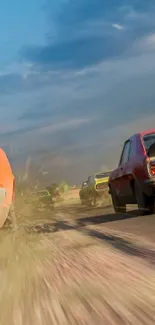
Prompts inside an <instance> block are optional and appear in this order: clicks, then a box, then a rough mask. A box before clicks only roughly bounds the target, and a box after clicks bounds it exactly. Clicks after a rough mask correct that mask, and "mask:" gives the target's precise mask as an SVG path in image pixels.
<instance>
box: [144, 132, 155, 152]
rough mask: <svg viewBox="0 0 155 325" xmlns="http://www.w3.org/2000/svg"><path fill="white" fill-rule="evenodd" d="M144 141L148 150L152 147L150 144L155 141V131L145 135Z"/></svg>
mask: <svg viewBox="0 0 155 325" xmlns="http://www.w3.org/2000/svg"><path fill="white" fill-rule="evenodd" d="M143 141H144V145H145V148H146V150H147V152H148V150H149V149H150V146H151V145H152V144H153V143H155V133H152V134H147V135H145V136H144V137H143Z"/></svg>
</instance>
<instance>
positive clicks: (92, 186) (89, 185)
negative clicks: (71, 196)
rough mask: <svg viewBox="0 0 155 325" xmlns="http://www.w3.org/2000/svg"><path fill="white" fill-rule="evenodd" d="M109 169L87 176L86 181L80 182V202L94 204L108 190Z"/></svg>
mask: <svg viewBox="0 0 155 325" xmlns="http://www.w3.org/2000/svg"><path fill="white" fill-rule="evenodd" d="M110 173H111V171H106V172H100V173H96V174H95V175H92V176H89V177H88V180H87V182H84V183H83V184H82V188H81V191H80V198H81V202H82V203H86V204H87V205H89V206H92V205H96V203H97V201H98V199H100V198H101V196H103V194H104V192H105V191H106V190H107V191H108V179H109V175H110Z"/></svg>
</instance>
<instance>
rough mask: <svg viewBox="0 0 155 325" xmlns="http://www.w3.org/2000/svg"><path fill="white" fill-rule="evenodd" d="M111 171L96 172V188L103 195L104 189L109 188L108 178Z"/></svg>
mask: <svg viewBox="0 0 155 325" xmlns="http://www.w3.org/2000/svg"><path fill="white" fill-rule="evenodd" d="M110 174H111V171H106V172H100V173H97V174H95V190H96V191H97V192H98V193H99V194H100V193H101V195H102V193H103V192H104V191H106V190H108V180H109V176H110Z"/></svg>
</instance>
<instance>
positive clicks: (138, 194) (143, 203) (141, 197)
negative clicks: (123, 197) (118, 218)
mask: <svg viewBox="0 0 155 325" xmlns="http://www.w3.org/2000/svg"><path fill="white" fill-rule="evenodd" d="M134 193H135V198H136V203H137V205H138V209H139V211H140V212H141V213H142V214H143V215H145V214H148V213H149V211H150V212H151V206H150V207H149V206H148V202H147V201H148V200H147V196H146V195H145V194H144V193H143V191H142V190H141V187H140V185H139V184H138V182H135V185H134Z"/></svg>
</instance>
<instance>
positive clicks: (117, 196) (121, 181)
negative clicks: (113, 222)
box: [108, 129, 155, 213]
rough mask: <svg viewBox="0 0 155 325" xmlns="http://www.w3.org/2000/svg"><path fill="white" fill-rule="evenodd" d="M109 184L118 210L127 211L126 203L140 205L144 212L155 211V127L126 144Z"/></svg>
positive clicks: (114, 205)
mask: <svg viewBox="0 0 155 325" xmlns="http://www.w3.org/2000/svg"><path fill="white" fill-rule="evenodd" d="M108 185H109V193H110V194H111V198H112V202H113V207H114V210H115V212H124V211H126V205H127V204H137V205H138V207H139V209H140V210H141V211H142V212H147V213H148V212H149V213H153V212H154V203H155V129H153V130H149V131H144V132H141V133H137V134H135V135H133V136H131V137H130V138H129V139H128V140H127V141H126V142H125V143H124V147H123V150H122V153H121V157H120V161H119V165H118V168H117V169H115V170H114V171H113V172H112V173H111V175H110V177H109V182H108Z"/></svg>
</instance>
